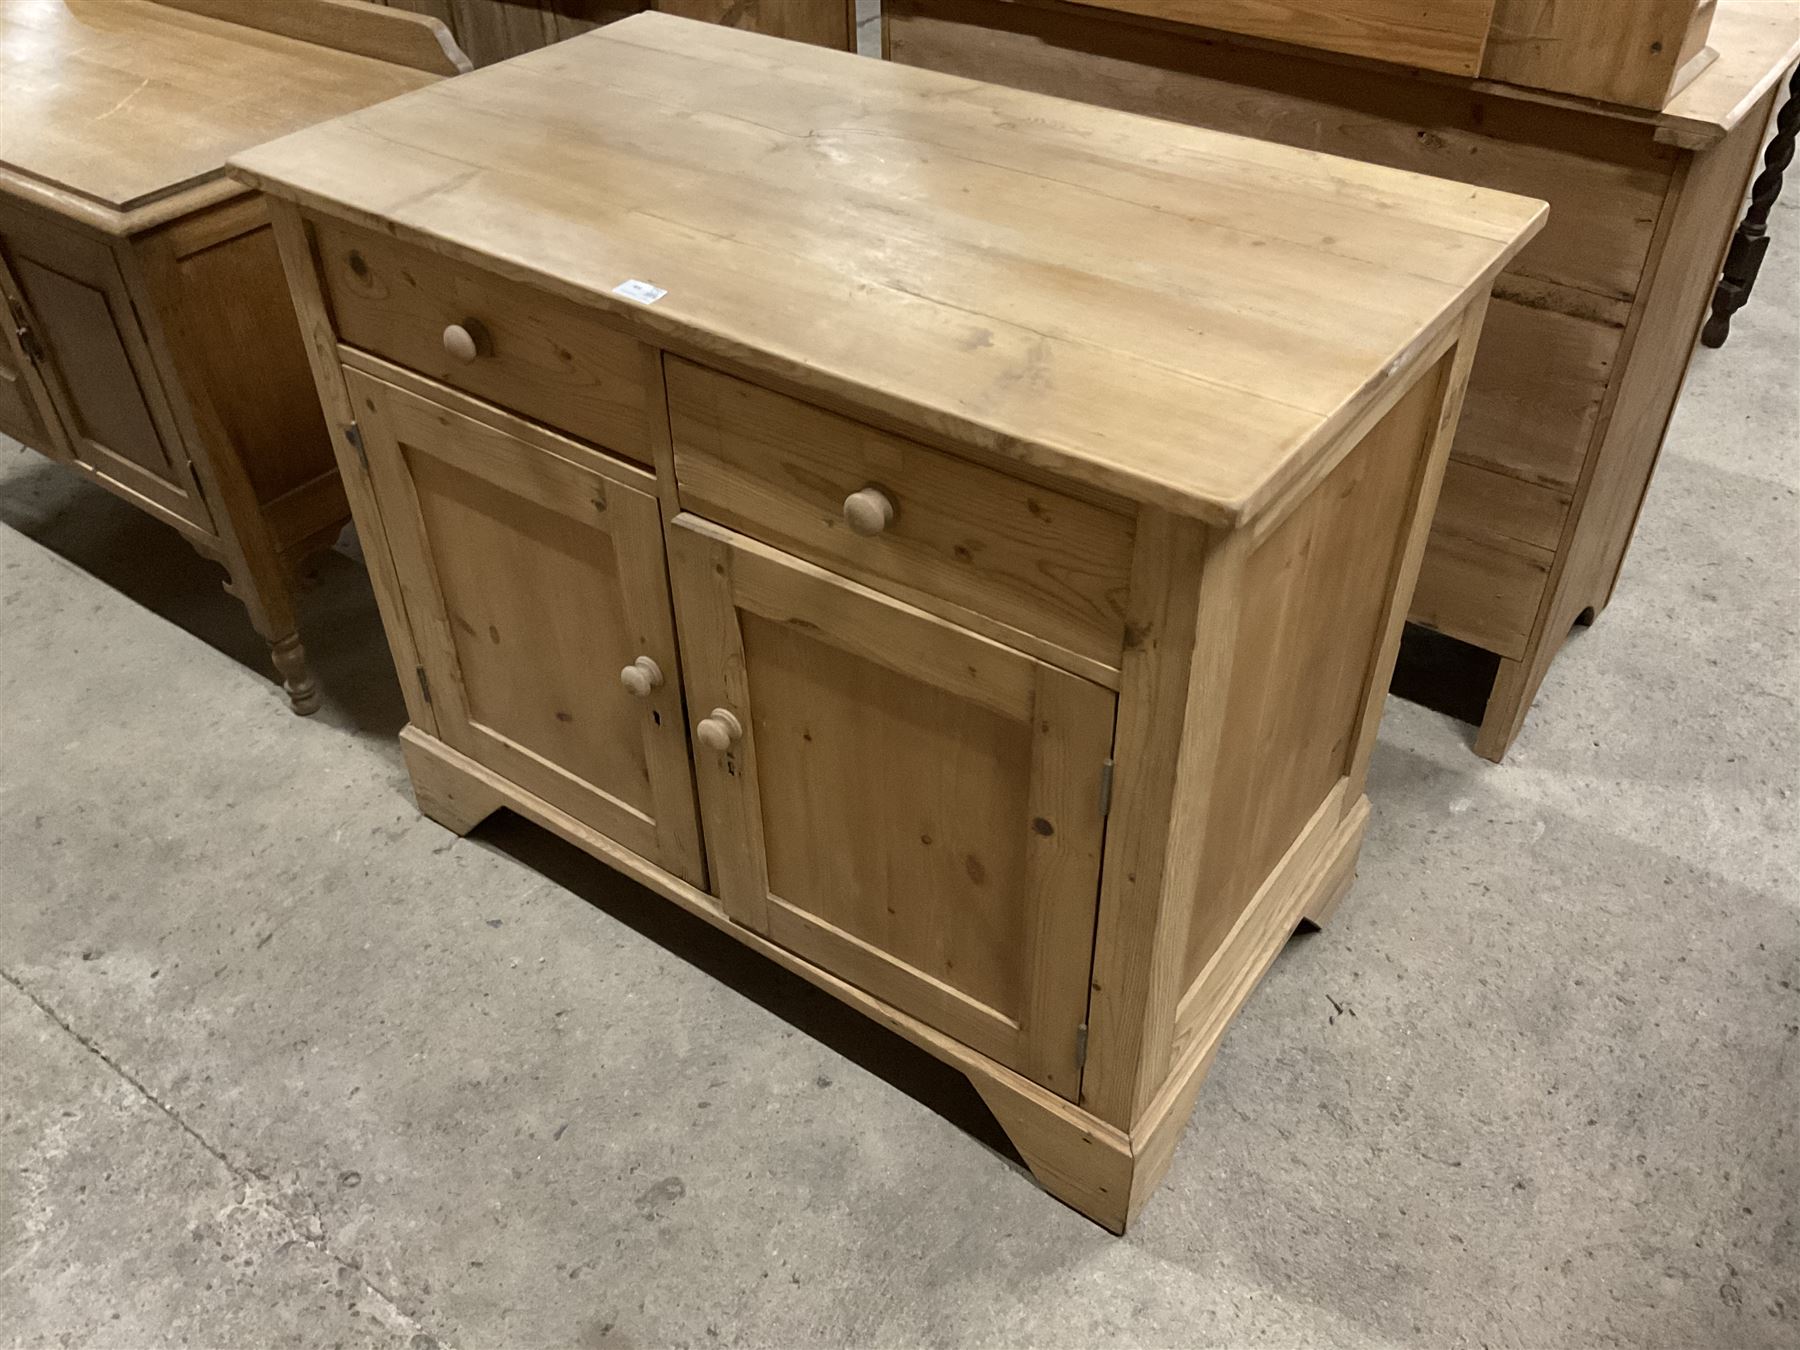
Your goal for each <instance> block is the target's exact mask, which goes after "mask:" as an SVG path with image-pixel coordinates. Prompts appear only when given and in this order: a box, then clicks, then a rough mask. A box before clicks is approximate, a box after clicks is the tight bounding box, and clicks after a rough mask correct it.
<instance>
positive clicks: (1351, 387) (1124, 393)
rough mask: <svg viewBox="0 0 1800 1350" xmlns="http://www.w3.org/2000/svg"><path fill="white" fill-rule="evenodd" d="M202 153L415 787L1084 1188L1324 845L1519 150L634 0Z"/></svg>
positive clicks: (1214, 1021)
mask: <svg viewBox="0 0 1800 1350" xmlns="http://www.w3.org/2000/svg"><path fill="white" fill-rule="evenodd" d="M235 163H236V168H237V171H238V172H239V173H240V175H241V176H243V177H244V178H246V179H247V180H248V181H250V182H253V183H255V184H256V185H257V186H259V187H261V188H263V189H264V190H265V191H267V192H268V193H269V194H271V195H272V196H273V197H274V198H275V199H276V201H277V205H276V208H275V210H276V228H277V231H278V234H279V237H280V241H281V246H282V253H283V258H284V261H285V263H286V266H287V268H288V275H289V279H290V282H291V284H292V286H293V288H294V291H295V297H296V303H297V306H298V308H299V310H300V312H301V313H302V314H303V315H304V316H305V318H306V325H307V328H308V335H309V345H310V350H311V355H312V360H313V363H314V369H315V373H316V375H317V378H318V383H319V388H320V392H321V395H322V396H323V399H324V403H325V406H326V409H327V414H328V417H329V418H330V420H331V421H332V423H333V424H334V425H335V426H336V427H337V429H338V433H339V456H340V462H341V464H342V466H343V470H344V474H345V478H346V482H347V484H348V488H349V492H350V496H351V502H352V507H353V510H354V512H355V514H356V518H357V523H358V527H359V529H360V530H361V532H362V535H363V538H364V544H365V548H366V552H367V555H368V557H369V560H370V566H371V569H372V571H373V574H374V577H375V581H376V588H377V592H378V595H379V597H380V599H381V602H382V606H383V618H384V620H385V622H386V624H387V629H388V636H389V640H390V642H391V644H392V646H393V650H394V654H395V659H396V664H397V666H398V668H399V671H400V674H401V680H402V683H403V685H404V686H405V689H406V695H407V703H408V708H409V712H410V717H411V722H412V725H411V726H409V727H408V728H407V730H406V731H405V733H404V742H405V751H406V757H407V763H408V766H409V768H410V771H411V774H412V778H413V783H414V786H415V788H416V790H417V795H418V800H419V804H420V807H421V809H423V810H424V811H425V812H427V813H428V814H430V815H431V816H433V817H434V818H436V819H438V820H440V821H442V822H443V823H444V824H446V825H448V826H449V827H450V828H452V829H454V830H458V831H467V830H469V829H471V828H473V827H474V826H475V825H476V824H477V823H478V822H479V821H480V820H482V819H483V818H484V817H485V816H486V815H488V814H489V813H490V812H492V811H493V810H495V809H497V808H499V807H502V806H505V807H509V808H511V809H512V810H514V811H516V812H519V813H521V814H522V815H524V816H526V817H528V818H530V819H532V820H534V821H537V822H538V823H540V824H542V825H544V826H546V827H548V828H550V829H551V830H554V831H556V832H557V833H559V834H561V835H563V836H564V837H566V838H568V839H570V840H573V841H574V842H575V843H577V844H578V845H580V846H582V847H583V848H585V849H587V850H589V851H590V852H592V853H593V854H595V855H596V856H598V857H600V858H601V859H603V860H605V861H606V862H608V863H610V864H611V865H613V866H614V867H617V868H619V869H620V870H622V871H624V872H626V873H628V874H629V875H631V876H633V877H635V878H637V879H638V880H640V881H641V882H643V884H645V885H646V886H648V887H650V888H651V889H653V890H655V891H657V892H659V893H660V894H662V895H663V896H666V897H667V898H669V899H670V900H672V901H674V902H675V903H677V904H679V905H682V906H684V907H686V908H687V909H689V910H691V911H693V912H695V913H697V914H699V915H701V916H703V917H704V918H706V919H707V920H709V921H710V922H712V923H714V924H716V925H718V926H719V927H721V928H723V929H725V930H727V931H728V932H730V933H732V934H733V935H735V936H736V937H738V938H739V939H740V940H741V941H743V942H745V943H746V944H748V945H750V946H751V947H753V948H755V949H756V950H758V951H760V952H762V953H764V954H766V955H767V956H769V957H770V958H771V959H773V960H775V961H778V962H780V963H781V964H783V965H785V966H787V967H788V968H789V969H791V970H794V971H796V972H798V973H799V974H800V975H802V976H804V977H805V978H807V979H809V980H811V981H813V982H814V983H816V984H818V985H820V986H822V987H824V988H825V989H827V990H829V991H831V992H832V993H833V994H835V995H836V996H837V997H839V998H841V999H843V1000H844V1001H845V1002H846V1003H848V1004H850V1005H851V1006H852V1007H855V1008H857V1009H859V1010H861V1011H862V1012H864V1013H866V1014H867V1015H869V1016H871V1017H874V1018H876V1019H877V1020H879V1021H881V1022H883V1023H884V1024H886V1025H887V1026H889V1027H891V1028H893V1029H894V1030H896V1031H898V1032H899V1033H900V1034H902V1035H904V1036H906V1037H908V1038H910V1039H911V1040H913V1041H915V1042H916V1043H918V1044H919V1045H921V1046H923V1047H925V1048H926V1049H927V1050H929V1051H930V1052H931V1053H933V1054H935V1055H937V1056H939V1057H940V1058H942V1059H944V1060H946V1061H948V1062H949V1063H951V1064H953V1065H954V1066H956V1067H957V1068H959V1069H961V1070H962V1071H964V1072H965V1073H967V1074H968V1075H969V1077H970V1078H971V1079H972V1080H973V1081H974V1083H975V1085H976V1086H977V1088H978V1089H979V1090H980V1091H981V1093H982V1095H983V1096H984V1098H985V1099H986V1100H987V1101H988V1103H989V1104H990V1106H992V1108H993V1110H994V1111H995V1113H996V1115H997V1116H998V1117H999V1119H1000V1121H1001V1123H1002V1124H1003V1126H1004V1127H1005V1128H1006V1129H1007V1131H1008V1132H1009V1133H1010V1134H1011V1136H1012V1137H1013V1139H1014V1140H1015V1142H1016V1143H1017V1144H1018V1147H1019V1150H1020V1152H1021V1153H1022V1155H1023V1156H1024V1157H1025V1158H1026V1160H1027V1161H1028V1162H1029V1164H1030V1166H1031V1168H1032V1170H1033V1171H1034V1173H1035V1174H1036V1175H1037V1176H1038V1177H1039V1178H1040V1179H1041V1181H1042V1182H1043V1183H1044V1185H1045V1186H1046V1187H1047V1188H1048V1189H1050V1190H1051V1191H1052V1192H1054V1193H1055V1194H1056V1195H1058V1196H1060V1197H1061V1198H1063V1199H1065V1200H1067V1201H1068V1202H1069V1203H1070V1204H1072V1205H1074V1206H1076V1207H1077V1208H1079V1209H1081V1210H1082V1211H1083V1212H1085V1213H1087V1214H1089V1215H1091V1216H1092V1217H1093V1218H1095V1219H1096V1220H1098V1221H1100V1222H1102V1223H1104V1224H1107V1225H1108V1226H1110V1227H1113V1228H1115V1229H1122V1228H1123V1226H1124V1224H1125V1222H1126V1219H1127V1217H1128V1216H1129V1214H1130V1213H1132V1212H1133V1211H1134V1210H1135V1208H1136V1207H1137V1206H1138V1205H1139V1204H1141V1203H1142V1201H1143V1200H1144V1198H1145V1197H1146V1195H1147V1194H1148V1192H1149V1190H1150V1189H1151V1188H1152V1187H1153V1186H1154V1184H1155V1182H1156V1179H1157V1178H1158V1177H1159V1176H1160V1175H1161V1173H1162V1171H1163V1170H1164V1169H1165V1168H1166V1167H1167V1165H1168V1162H1169V1158H1170V1155H1171V1151H1172V1149H1173V1147H1174V1141H1175V1139H1176V1137H1177V1135H1178V1133H1179V1130H1180V1126H1181V1124H1182V1122H1183V1120H1184V1119H1185V1117H1186V1115H1187V1113H1188V1109H1189V1107H1190V1106H1191V1104H1192V1102H1193V1098H1194V1093H1195V1092H1196V1091H1197V1090H1198V1086H1199V1083H1200V1080H1201V1078H1202V1076H1203V1074H1204V1072H1205V1069H1206V1067H1207V1065H1208V1064H1209V1063H1210V1062H1211V1058H1212V1055H1213V1052H1214V1049H1215V1047H1216V1046H1217V1044H1218V1042H1219V1039H1220V1037H1221V1035H1222V1034H1223V1031H1224V1028H1225V1025H1226V1022H1227V1021H1228V1019H1229V1018H1230V1016H1231V1015H1232V1013H1233V1012H1234V1011H1235V1010H1236V1009H1237V1007H1238V1006H1239V1005H1240V1004H1241V1003H1242V1001H1243V999H1244V998H1245V997H1246V996H1247V995H1248V993H1249V991H1250V989H1251V988H1252V987H1253V986H1254V984H1255V982H1256V980H1257V979H1258V977H1259V976H1260V975H1261V973H1262V971H1263V970H1264V969H1265V968H1266V966H1267V965H1268V963H1269V962H1270V961H1271V960H1273V958H1274V956H1275V954H1276V952H1277V951H1278V950H1279V949H1280V947H1281V945H1282V943H1283V942H1284V941H1285V939H1286V938H1287V936H1288V934H1289V933H1290V932H1291V931H1292V929H1293V927H1294V926H1295V924H1296V923H1298V922H1299V921H1300V920H1301V919H1302V918H1304V917H1311V918H1314V919H1320V918H1323V917H1324V915H1325V913H1326V912H1327V911H1328V910H1329V909H1330V908H1331V906H1332V905H1333V904H1334V903H1335V902H1336V900H1337V898H1338V897H1339V896H1340V895H1341V894H1342V892H1343V891H1344V889H1345V888H1346V887H1347V886H1348V884H1349V881H1350V878H1351V875H1352V871H1353V869H1354V865H1355V860H1356V854H1357V849H1358V846H1359V844H1360V841H1361V836H1362V830H1363V825H1364V821H1365V820H1366V817H1367V811H1368V806H1367V801H1366V799H1365V797H1364V794H1363V782H1364V776H1365V772H1366V768H1367V764H1368V759H1369V754H1370V749H1371V746H1372V744H1373V740H1374V735H1375V727H1376V722H1377V719H1378V718H1379V715H1380V709H1381V698H1382V693H1383V691H1384V690H1385V688H1386V682H1387V678H1388V674H1389V670H1390V667H1391V664H1392V660H1393V655H1394V649H1395V645H1396V643H1397V641H1398V634H1399V627H1400V623H1401V620H1402V618H1403V616H1404V614H1405V610H1406V604H1407V599H1408V596H1409V593H1410V590H1411V587H1412V582H1413V577H1414V575H1415V573H1416V571H1417V567H1418V562H1419V557H1420V553H1421V550H1422V548H1423V546H1424V537H1425V533H1424V532H1425V526H1426V523H1427V521H1428V520H1429V518H1430V514H1431V507H1432V504H1433V502H1434V500H1435V497H1436V494H1437V487H1438V482H1439V479H1440V477H1441V475H1442V472H1443V468H1444V463H1445V457H1446V452H1447V443H1448V442H1447V430H1446V429H1447V428H1448V427H1450V426H1451V425H1452V424H1453V423H1454V421H1455V417H1456V413H1457V409H1458V406H1459V403H1460V399H1461V392H1462V387H1463V383H1464V380H1465V379H1466V376H1467V373H1468V369H1469V363H1470V360H1471V358H1472V354H1473V350H1474V345H1475V340H1476V334H1477V330H1478V327H1479V324H1480V322H1481V317H1482V313H1483V307H1484V304H1485V300H1486V296H1487V294H1488V290H1489V288H1490V286H1491V283H1492V280H1493V277H1494V274H1495V272H1496V271H1497V269H1499V268H1500V267H1501V266H1502V265H1504V263H1505V262H1506V260H1507V259H1508V258H1509V257H1511V256H1512V254H1513V253H1514V252H1515V251H1516V250H1517V249H1518V248H1519V247H1521V246H1522V244H1523V243H1524V241H1525V240H1526V239H1528V238H1529V237H1530V236H1531V235H1532V234H1533V233H1534V232H1535V231H1536V230H1537V228H1538V226H1539V224H1540V222H1541V219H1542V214H1543V208H1542V206H1541V204H1540V203H1537V202H1533V201H1529V200H1527V199H1524V198H1519V197H1512V196H1507V195H1505V194H1501V193H1494V192H1486V191H1480V190H1470V189H1467V188H1463V187H1460V186H1457V187H1452V186H1448V185H1444V184H1440V183H1436V182H1433V181H1431V180H1428V179H1424V178H1418V177H1414V176H1411V175H1408V174H1404V173H1398V172H1393V171H1389V170H1383V169H1376V168H1369V167H1364V166H1358V165H1354V164H1351V163H1348V162H1345V161H1338V160H1331V159H1326V158H1322V157H1319V156H1314V155H1307V154H1302V153H1297V152H1294V151H1290V150H1285V149H1280V148H1272V147H1268V146H1264V145H1260V144H1258V143H1256V142H1253V141H1247V140H1240V139H1236V138H1233V137H1228V136H1220V135H1215V134H1211V133H1206V132H1200V131H1194V130H1191V129H1187V128H1181V127H1175V126H1170V125H1164V124H1159V123H1156V122H1152V121H1148V120H1144V119H1139V118H1135V117H1131V116H1127V115H1123V114H1119V113H1113V112H1108V111H1105V110H1099V109H1091V108H1084V107H1081V106H1079V105H1075V104H1068V103H1062V102H1058V101H1055V100H1050V99H1044V98H1039V97H1036V96H1033V95H1028V94H1021V93H1015V92H1009V91H1006V90H1001V89H998V88H993V87H990V86H986V85H981V84H977V83H973V82H971V81H967V80H958V79H951V78H948V77H945V76H941V75H936V74H931V73H928V72H923V71H911V70H904V69H900V68H898V67H891V66H885V65H881V64H878V63H874V62H867V61H861V60H859V59H858V58H855V57H852V56H848V55H845V54H841V53H834V52H827V51H821V50H817V49H813V48H807V47H802V46H800V45H798V44H792V43H782V42H778V41H773V40H770V39H767V38H762V37H757V36H753V35H747V34H742V33H736V32H732V31H729V30H725V29H720V28H714V27H707V26H702V25H697V24H692V23H687V22H684V21H681V20H676V19H671V18H667V17H663V16H656V15H646V16H642V17H638V18H633V19H629V20H626V21H624V22H622V23H620V24H617V25H614V26H612V27H609V28H606V29H603V30H601V31H599V32H596V33H593V34H591V35H588V36H586V37H582V38H578V39H575V40H574V41H572V42H569V43H565V44H562V45H560V46H557V47H553V48H548V49H546V50H544V51H540V52H536V53H532V54H531V55H528V56H525V57H521V58H519V59H518V60H516V61H512V62H508V63H506V64H504V65H501V66H496V67H492V68H490V69H487V70H484V71H478V72H476V73H475V74H473V75H470V76H467V77H465V78H464V79H461V80H458V81H454V82H452V83H450V84H447V85H444V86H440V87H434V88H432V89H429V90H424V91H421V92H420V93H418V94H416V95H409V96H407V97H405V98H401V99H398V100H395V101H393V102H391V103H389V104H387V105H385V106H383V107H382V108H379V109H375V110H371V111H369V112H367V113H363V114H359V115H358V116H356V117H353V118H347V119H343V120H341V121H339V122H335V123H332V124H329V125H326V126H323V127H319V128H315V129H313V130H312V131H310V132H308V133H305V134H301V135H298V136H294V137H290V138H288V139H286V140H283V141H278V142H275V143H273V144H271V145H267V146H264V147H262V148H260V149H258V150H256V151H253V152H250V153H248V154H246V155H244V156H241V157H240V158H239V159H238V160H237V161H236V162H235ZM1196 189H1199V190H1198V191H1196ZM1195 202H1200V203H1203V205H1201V206H1195V205H1194V203H1195Z"/></svg>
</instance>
